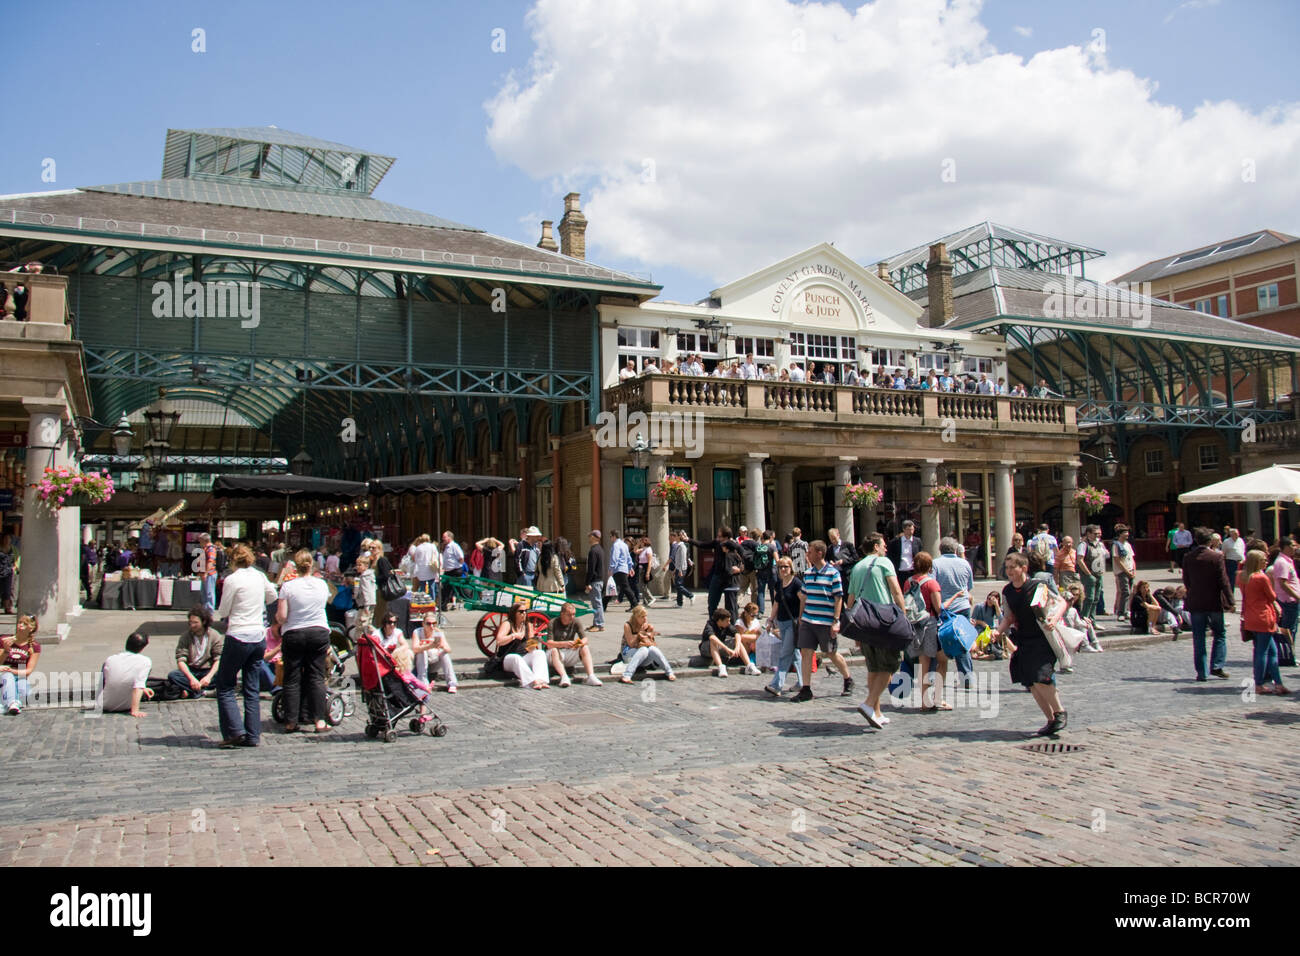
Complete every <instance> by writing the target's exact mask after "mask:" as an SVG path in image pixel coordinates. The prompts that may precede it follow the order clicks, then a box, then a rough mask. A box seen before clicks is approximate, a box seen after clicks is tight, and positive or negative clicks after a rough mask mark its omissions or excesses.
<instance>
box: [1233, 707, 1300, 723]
mask: <svg viewBox="0 0 1300 956" xmlns="http://www.w3.org/2000/svg"><path fill="white" fill-rule="evenodd" d="M1246 719H1247V720H1259V721H1262V722H1264V723H1266V724H1272V725H1274V726H1279V725H1287V724H1300V714H1288V713H1278V712H1277V711H1272V710H1261V711H1258V712H1256V713H1253V714H1247V715H1246Z"/></svg>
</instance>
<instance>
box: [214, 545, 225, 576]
mask: <svg viewBox="0 0 1300 956" xmlns="http://www.w3.org/2000/svg"><path fill="white" fill-rule="evenodd" d="M216 566H217V574H224V573H225V571H226V549H225V548H223V547H222V546H221V545H217V559H216Z"/></svg>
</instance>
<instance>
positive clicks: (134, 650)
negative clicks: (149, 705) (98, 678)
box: [96, 632, 153, 717]
mask: <svg viewBox="0 0 1300 956" xmlns="http://www.w3.org/2000/svg"><path fill="white" fill-rule="evenodd" d="M148 646H149V638H148V637H146V636H145V635H144V634H141V633H139V632H136V633H135V634H132V635H131V636H130V637H128V638H127V639H126V650H125V651H123V652H122V653H120V654H114V655H113V656H112V657H110V658H109V659H108V660H106V661H104V668H103V674H104V683H103V687H102V688H101V690H100V692H99V700H98V701H97V702H96V706H97V707H98V709H99V710H100V711H101V712H103V713H105V714H120V713H127V712H129V713H130V714H131V716H132V717H144V716H145V713H144V711H142V710H141V709H140V701H141V700H142V699H143V700H152V699H153V691H152V690H150V689H149V687H148V686H147V685H148V682H149V671H150V670H152V669H153V661H151V660H149V658H147V657H145V656H144V655H143V654H141V653H140V652H141V651H143V650H144V649H145V648H146V647H148Z"/></svg>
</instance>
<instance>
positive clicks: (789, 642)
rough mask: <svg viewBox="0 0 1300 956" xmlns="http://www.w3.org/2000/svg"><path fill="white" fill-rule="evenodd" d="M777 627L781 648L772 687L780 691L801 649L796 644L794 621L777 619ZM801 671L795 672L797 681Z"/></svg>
mask: <svg viewBox="0 0 1300 956" xmlns="http://www.w3.org/2000/svg"><path fill="white" fill-rule="evenodd" d="M776 628H777V630H778V631H780V632H781V650H780V651H779V652H778V654H777V658H776V673H775V674H773V675H772V689H773V690H775V691H777V692H778V693H779V692H780V691H781V689H782V687H784V685H785V675H786V674H788V673H789V672H790V668H791V667H792V666H793V664H794V661H795V658H796V657H798V655H799V649H798V647H796V646H795V626H794V621H793V620H790V621H777V622H776ZM799 680H800V678H799V672H798V671H796V672H795V683H799Z"/></svg>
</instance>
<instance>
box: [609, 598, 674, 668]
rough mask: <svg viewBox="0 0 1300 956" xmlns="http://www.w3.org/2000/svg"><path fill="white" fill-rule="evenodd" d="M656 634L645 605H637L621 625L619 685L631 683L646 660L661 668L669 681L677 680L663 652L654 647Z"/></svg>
mask: <svg viewBox="0 0 1300 956" xmlns="http://www.w3.org/2000/svg"><path fill="white" fill-rule="evenodd" d="M658 633H659V632H658V631H657V630H655V628H654V625H652V624H651V623H650V617H649V615H647V614H646V609H645V605H643V604H638V605H637V606H636V607H634V608H632V614H631V616H630V617H629V618H628V619H627V623H626V624H624V625H623V676H622V677H621V678H619V682H620V683H623V684H630V683H632V678H633V677H634V676H635V675H636V672H637V668H639V667H640V666H641V665H642V664H644V663H645V662H646V661H647V660H649V661H651V662H652V663H655V664H658V665H659V666H660V667H662V668H663V669H664V673H665V674H666V675H668V679H669V680H677V675H676V674H674V673H673V665H672V664H670V663H668V658H667V657H665V656H664V652H663V651H661V650H659V648H657V647H655V636H656V635H657V634H658Z"/></svg>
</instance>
